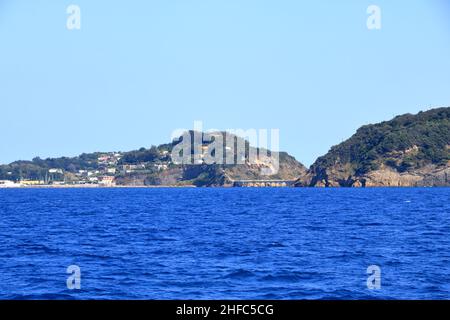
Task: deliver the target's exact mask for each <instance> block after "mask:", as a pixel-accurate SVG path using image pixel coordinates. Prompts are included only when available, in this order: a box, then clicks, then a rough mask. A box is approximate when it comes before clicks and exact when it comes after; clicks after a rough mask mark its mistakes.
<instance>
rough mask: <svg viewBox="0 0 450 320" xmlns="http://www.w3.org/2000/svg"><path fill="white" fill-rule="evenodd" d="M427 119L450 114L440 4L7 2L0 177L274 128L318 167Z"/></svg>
mask: <svg viewBox="0 0 450 320" xmlns="http://www.w3.org/2000/svg"><path fill="white" fill-rule="evenodd" d="M69 4H77V5H79V6H80V8H81V30H79V31H69V30H67V29H66V18H67V14H66V8H67V6H68V5H69ZM370 4H377V5H379V6H380V7H381V10H382V29H381V30H379V31H369V30H368V29H367V27H366V19H367V16H368V15H367V14H366V9H367V7H368V6H369V5H370ZM431 106H450V5H449V1H446V0H414V1H400V0H397V1H392V0H371V1H365V0H343V1H336V0H314V1H312V0H311V1H308V2H306V1H297V0H292V1H288V0H277V1H275V0H270V1H268V0H267V1H265V0H195V1H194V0H179V1H173V0H158V1H154V0H146V1H144V0H142V1H137V0H128V1H102V0H96V1H92V0H72V1H64V0H45V1H44V0H33V1H30V0H0V111H1V126H0V128H1V134H2V137H3V138H2V139H0V163H7V162H11V161H13V160H17V159H31V158H33V157H34V156H40V157H50V156H62V155H65V156H72V155H77V154H79V153H82V152H91V151H112V150H122V151H126V150H130V149H134V148H139V147H142V146H150V145H151V144H159V143H165V142H167V141H169V138H170V135H171V133H172V130H174V129H176V128H192V126H193V122H194V120H202V121H203V123H204V127H205V128H217V129H227V128H242V129H247V128H268V129H270V128H279V129H280V145H281V149H284V150H286V151H288V152H290V153H291V154H293V155H294V156H295V157H296V158H297V159H298V160H300V161H302V162H303V163H305V164H306V165H310V164H311V163H312V162H313V161H314V159H315V158H316V157H317V156H319V155H322V154H324V153H325V152H327V151H328V149H329V148H330V147H331V146H332V145H334V144H337V143H340V142H341V141H342V140H343V139H346V138H348V137H349V136H351V135H352V134H353V133H354V131H355V130H356V129H357V128H358V127H359V126H361V125H363V124H367V123H374V122H378V121H382V120H387V119H390V118H392V116H393V115H396V114H402V113H407V112H411V113H416V112H418V111H419V110H425V109H428V108H430V107H431Z"/></svg>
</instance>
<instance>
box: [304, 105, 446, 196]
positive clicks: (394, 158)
mask: <svg viewBox="0 0 450 320" xmlns="http://www.w3.org/2000/svg"><path fill="white" fill-rule="evenodd" d="M296 185H297V186H314V187H385V186H386V187H413V186H450V108H439V109H433V110H430V111H426V112H420V113H419V114H417V115H411V114H406V115H402V116H398V117H396V118H394V119H393V120H391V121H386V122H382V123H379V124H375V125H367V126H363V127H361V128H360V129H358V130H357V132H356V133H355V134H354V135H353V136H352V137H351V138H350V139H348V140H346V141H344V142H343V143H341V144H339V145H337V146H334V147H332V148H331V150H330V151H329V152H328V153H327V154H326V155H324V156H322V157H320V158H318V159H317V160H316V162H315V163H314V164H313V165H312V166H311V168H310V169H309V171H308V172H307V174H306V175H304V176H302V177H301V178H299V180H298V181H297V184H296Z"/></svg>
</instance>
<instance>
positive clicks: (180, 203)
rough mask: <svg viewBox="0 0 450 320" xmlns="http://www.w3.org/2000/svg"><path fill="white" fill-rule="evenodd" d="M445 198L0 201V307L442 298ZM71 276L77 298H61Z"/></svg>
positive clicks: (17, 194)
mask: <svg viewBox="0 0 450 320" xmlns="http://www.w3.org/2000/svg"><path fill="white" fill-rule="evenodd" d="M449 199H450V189H445V188H417V189H415V188H411V189H409V188H407V189H400V188H399V189H396V188H393V189H383V188H380V189H302V188H279V189H277V188H273V189H272V188H260V189H251V188H250V189H247V188H242V189H241V188H229V189H227V188H150V189H131V188H130V189H127V188H124V189H119V188H112V189H2V190H0V299H449V298H450V201H449ZM70 265H76V266H78V267H79V268H80V271H81V277H80V285H81V288H80V289H73V290H70V289H68V287H67V278H68V277H69V276H70V274H68V273H67V272H66V271H67V267H68V266H70ZM371 265H376V266H378V267H379V269H380V271H381V274H380V286H379V288H378V289H369V288H368V286H367V279H368V277H369V276H370V274H368V273H367V268H368V267H369V266H371Z"/></svg>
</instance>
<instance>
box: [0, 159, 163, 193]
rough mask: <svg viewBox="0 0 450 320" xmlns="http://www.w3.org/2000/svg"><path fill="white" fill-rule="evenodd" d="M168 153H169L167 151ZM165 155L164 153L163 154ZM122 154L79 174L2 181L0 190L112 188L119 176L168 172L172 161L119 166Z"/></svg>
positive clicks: (58, 171) (54, 171)
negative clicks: (33, 187) (48, 187)
mask: <svg viewBox="0 0 450 320" xmlns="http://www.w3.org/2000/svg"><path fill="white" fill-rule="evenodd" d="M165 153H167V151H165ZM163 155H164V152H163ZM122 157H123V154H122V153H118V152H111V153H105V154H101V155H99V156H98V158H97V166H96V169H80V170H78V171H77V172H75V173H73V172H65V171H64V170H63V169H59V168H51V169H49V170H48V172H47V173H46V177H45V179H43V180H26V179H23V180H21V181H19V182H14V181H9V180H0V188H10V187H11V188H13V187H21V186H24V187H29V186H48V185H54V186H58V185H62V186H63V185H75V186H76V185H91V186H95V185H98V186H104V187H110V186H114V185H115V184H116V177H117V176H118V175H131V174H134V173H142V174H144V173H150V172H155V171H161V170H167V169H168V168H169V165H170V161H158V162H149V163H137V164H119V163H120V159H121V158H122Z"/></svg>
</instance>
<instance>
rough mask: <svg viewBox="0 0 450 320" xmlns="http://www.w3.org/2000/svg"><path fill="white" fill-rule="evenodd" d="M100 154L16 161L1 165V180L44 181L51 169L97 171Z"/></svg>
mask: <svg viewBox="0 0 450 320" xmlns="http://www.w3.org/2000/svg"><path fill="white" fill-rule="evenodd" d="M98 156H99V153H83V154H81V155H80V156H78V157H71V158H69V157H61V158H48V159H41V158H39V157H36V158H34V159H33V160H32V161H15V162H13V163H10V164H8V165H0V180H13V181H18V180H21V179H31V180H44V179H45V177H46V176H48V170H49V169H52V168H53V169H62V170H64V171H66V172H76V171H77V170H80V169H84V170H95V169H97V168H98V164H97V158H98Z"/></svg>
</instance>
